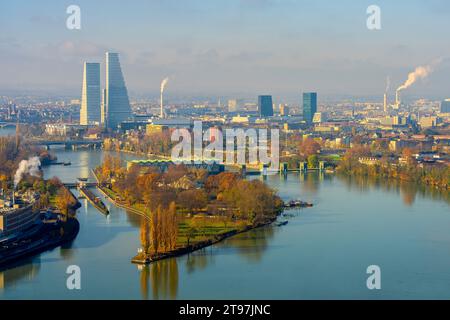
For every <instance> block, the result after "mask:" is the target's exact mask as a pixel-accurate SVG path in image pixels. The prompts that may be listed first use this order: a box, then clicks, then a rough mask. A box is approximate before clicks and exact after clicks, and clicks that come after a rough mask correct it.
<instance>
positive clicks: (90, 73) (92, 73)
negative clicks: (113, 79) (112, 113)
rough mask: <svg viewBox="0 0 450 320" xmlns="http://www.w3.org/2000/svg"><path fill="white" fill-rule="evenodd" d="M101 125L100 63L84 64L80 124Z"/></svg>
mask: <svg viewBox="0 0 450 320" xmlns="http://www.w3.org/2000/svg"><path fill="white" fill-rule="evenodd" d="M98 123H100V63H89V62H85V63H84V72H83V88H82V93H81V110H80V124H81V125H88V124H98Z"/></svg>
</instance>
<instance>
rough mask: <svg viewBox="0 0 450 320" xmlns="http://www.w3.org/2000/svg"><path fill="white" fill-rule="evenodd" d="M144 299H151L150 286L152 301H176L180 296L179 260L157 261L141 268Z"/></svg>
mask: <svg viewBox="0 0 450 320" xmlns="http://www.w3.org/2000/svg"><path fill="white" fill-rule="evenodd" d="M139 270H140V275H139V277H140V286H141V296H142V299H149V298H150V297H149V291H150V286H151V290H152V297H151V298H152V299H155V300H169V299H172V300H173V299H176V298H177V295H178V262H177V259H175V258H174V259H166V260H161V261H157V262H155V263H152V264H150V265H146V266H139Z"/></svg>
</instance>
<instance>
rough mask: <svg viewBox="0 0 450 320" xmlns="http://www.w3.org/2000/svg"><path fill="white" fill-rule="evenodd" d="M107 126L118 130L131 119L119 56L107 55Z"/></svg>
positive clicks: (110, 53)
mask: <svg viewBox="0 0 450 320" xmlns="http://www.w3.org/2000/svg"><path fill="white" fill-rule="evenodd" d="M105 110H106V117H105V118H106V125H107V128H111V129H117V127H118V126H119V124H120V123H121V122H123V121H126V120H128V119H129V118H130V117H131V107H130V101H129V99H128V91H127V87H126V86H125V80H124V79H123V74H122V69H121V67H120V62H119V54H118V53H112V52H107V53H106V107H105Z"/></svg>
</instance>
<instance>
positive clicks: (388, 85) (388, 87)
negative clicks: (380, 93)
mask: <svg viewBox="0 0 450 320" xmlns="http://www.w3.org/2000/svg"><path fill="white" fill-rule="evenodd" d="M390 87H391V78H390V77H389V76H388V77H387V78H386V90H384V93H388V91H389V89H390Z"/></svg>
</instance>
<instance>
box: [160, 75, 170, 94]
mask: <svg viewBox="0 0 450 320" xmlns="http://www.w3.org/2000/svg"><path fill="white" fill-rule="evenodd" d="M168 82H169V78H164V80H163V81H162V82H161V93H164V90H165V89H166V86H167V83H168Z"/></svg>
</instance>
